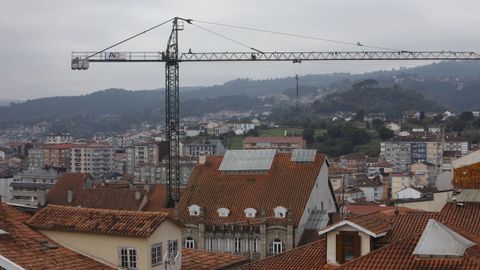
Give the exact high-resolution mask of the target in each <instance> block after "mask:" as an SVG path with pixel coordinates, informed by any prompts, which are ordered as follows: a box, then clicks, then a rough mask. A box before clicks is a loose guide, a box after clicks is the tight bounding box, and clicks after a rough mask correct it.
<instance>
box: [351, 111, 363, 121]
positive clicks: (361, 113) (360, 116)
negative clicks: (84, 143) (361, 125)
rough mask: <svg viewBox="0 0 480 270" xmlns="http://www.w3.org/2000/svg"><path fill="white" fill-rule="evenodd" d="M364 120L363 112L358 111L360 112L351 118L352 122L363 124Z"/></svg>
mask: <svg viewBox="0 0 480 270" xmlns="http://www.w3.org/2000/svg"><path fill="white" fill-rule="evenodd" d="M364 118H365V111H364V110H360V111H358V112H357V114H356V115H355V117H354V118H353V121H358V122H363V119H364Z"/></svg>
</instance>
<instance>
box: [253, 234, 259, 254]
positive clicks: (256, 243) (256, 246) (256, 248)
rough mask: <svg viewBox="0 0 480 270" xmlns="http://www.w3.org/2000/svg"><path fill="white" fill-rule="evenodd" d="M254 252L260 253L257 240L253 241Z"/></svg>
mask: <svg viewBox="0 0 480 270" xmlns="http://www.w3.org/2000/svg"><path fill="white" fill-rule="evenodd" d="M252 252H254V253H256V252H258V239H257V238H253V239H252Z"/></svg>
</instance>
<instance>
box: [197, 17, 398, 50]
mask: <svg viewBox="0 0 480 270" xmlns="http://www.w3.org/2000/svg"><path fill="white" fill-rule="evenodd" d="M192 21H196V22H200V23H205V24H211V25H218V26H224V27H230V28H237V29H242V30H250V31H256V32H262V33H269V34H275V35H283V36H289V37H296V38H304V39H312V40H319V41H325V42H332V43H338V44H344V45H350V46H356V47H365V48H371V49H379V50H386V51H400V50H398V49H393V48H386V47H380V46H373V45H368V44H363V43H360V42H349V41H342V40H334V39H327V38H320V37H314V36H307V35H300V34H292V33H285V32H279V31H272V30H266V29H259V28H253V27H246V26H238V25H232V24H225V23H217V22H209V21H202V20H192Z"/></svg>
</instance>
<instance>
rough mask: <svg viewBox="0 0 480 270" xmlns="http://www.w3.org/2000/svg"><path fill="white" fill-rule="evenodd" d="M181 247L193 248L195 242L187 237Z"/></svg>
mask: <svg viewBox="0 0 480 270" xmlns="http://www.w3.org/2000/svg"><path fill="white" fill-rule="evenodd" d="M183 246H184V247H186V248H195V240H194V239H193V238H192V237H187V238H185V241H183Z"/></svg>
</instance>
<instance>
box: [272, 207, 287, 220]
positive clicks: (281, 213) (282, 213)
mask: <svg viewBox="0 0 480 270" xmlns="http://www.w3.org/2000/svg"><path fill="white" fill-rule="evenodd" d="M273 212H275V218H285V217H286V216H287V208H285V207H283V206H277V207H275V209H273Z"/></svg>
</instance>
